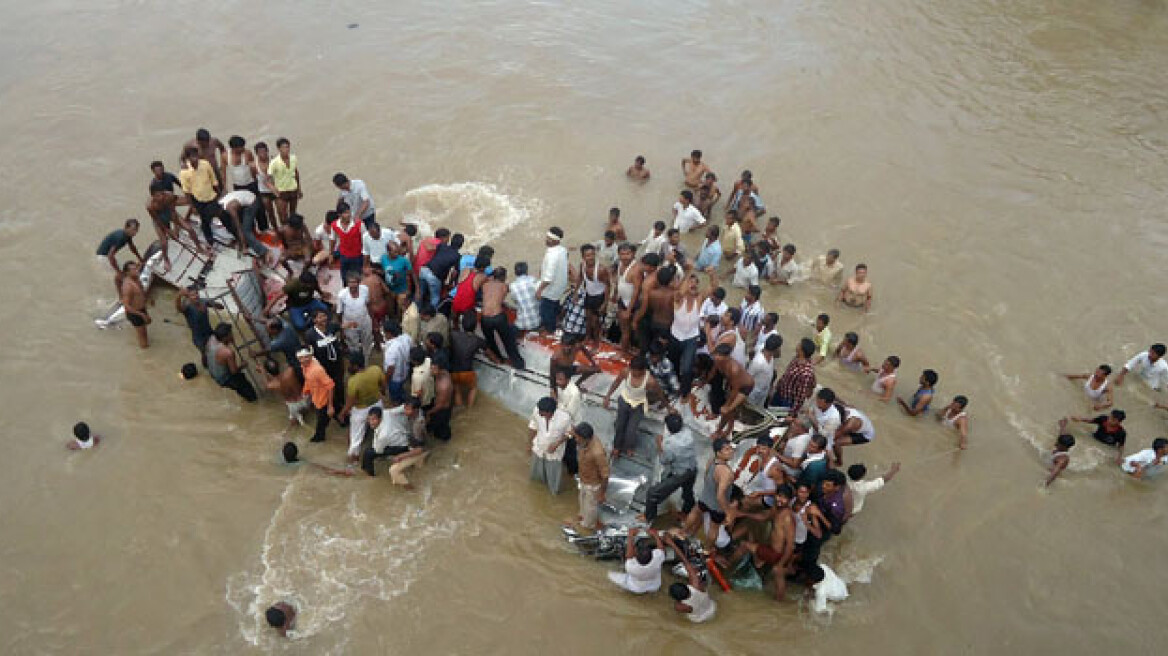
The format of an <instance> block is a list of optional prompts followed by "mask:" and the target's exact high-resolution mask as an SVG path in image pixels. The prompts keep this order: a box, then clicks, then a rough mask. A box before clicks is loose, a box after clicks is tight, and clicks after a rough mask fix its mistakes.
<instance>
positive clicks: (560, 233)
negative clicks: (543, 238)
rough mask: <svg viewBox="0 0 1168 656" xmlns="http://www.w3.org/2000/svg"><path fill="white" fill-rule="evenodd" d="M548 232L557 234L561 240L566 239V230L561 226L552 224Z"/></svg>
mask: <svg viewBox="0 0 1168 656" xmlns="http://www.w3.org/2000/svg"><path fill="white" fill-rule="evenodd" d="M548 232H550V233H552V234H553V235H555V236H556V237H557V238H559V240H560V241H563V240H564V231H563V230H562V229H561V228H560V227H558V226H552V227H550V228H548Z"/></svg>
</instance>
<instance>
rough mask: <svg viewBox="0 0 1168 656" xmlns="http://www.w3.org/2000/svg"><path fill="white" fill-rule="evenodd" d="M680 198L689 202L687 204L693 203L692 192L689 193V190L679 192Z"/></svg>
mask: <svg viewBox="0 0 1168 656" xmlns="http://www.w3.org/2000/svg"><path fill="white" fill-rule="evenodd" d="M681 197H682V198H684V199H686V200H687V201H689V202H691V203H692V202H693V192H692V191H690V190H689V189H686V190H684V191H682V192H681Z"/></svg>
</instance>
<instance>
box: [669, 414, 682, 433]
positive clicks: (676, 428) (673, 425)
mask: <svg viewBox="0 0 1168 656" xmlns="http://www.w3.org/2000/svg"><path fill="white" fill-rule="evenodd" d="M665 428H667V429H669V432H670V433H677V432H680V431H681V429H682V428H685V422H684V421H682V419H681V415H679V414H677V413H676V412H671V413H669V414H667V415H665Z"/></svg>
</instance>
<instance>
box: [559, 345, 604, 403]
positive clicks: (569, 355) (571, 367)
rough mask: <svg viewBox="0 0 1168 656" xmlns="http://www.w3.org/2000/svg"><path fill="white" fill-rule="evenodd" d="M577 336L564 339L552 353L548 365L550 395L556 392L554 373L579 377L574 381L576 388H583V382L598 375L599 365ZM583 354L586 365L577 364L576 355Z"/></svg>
mask: <svg viewBox="0 0 1168 656" xmlns="http://www.w3.org/2000/svg"><path fill="white" fill-rule="evenodd" d="M582 341H583V340H581V339H580V338H579V337H578V336H571V335H569V336H568V337H565V338H564V339H563V340H562V341H561V342H560V345H559V346H557V347H556V350H554V351H552V357H551V361H550V363H549V364H548V385H549V386H550V387H551V390H552V393H553V394H554V393H555V391H556V372H557V371H564V372H567V374H568V378H569V379H571V378H572V377H573V376H577V375H578V376H580V378H579V379H578V380H577V381H576V385H577V386H578V387H581V388H583V387H584V381H586V380H588V379H589V378H590V377H592V376H595V375H596V374H598V373H600V365H598V364H596V358H595V357H593V356H592V353H591V352H590V351H589V350H588V349H587V348H586V347H585V346H584V345H583V344H582V343H581V342H582ZM577 353H582V354H584V358H585V359H586V360H588V364H586V365H585V364H579V363H578V362H577V361H576V360H577V358H576V354H577Z"/></svg>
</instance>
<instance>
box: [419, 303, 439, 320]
mask: <svg viewBox="0 0 1168 656" xmlns="http://www.w3.org/2000/svg"><path fill="white" fill-rule="evenodd" d="M418 314H420V315H421V316H423V317H432V316H434V314H435V312H434V306H433V305H430V304H429V303H425V304H423V305H419V306H418Z"/></svg>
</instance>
